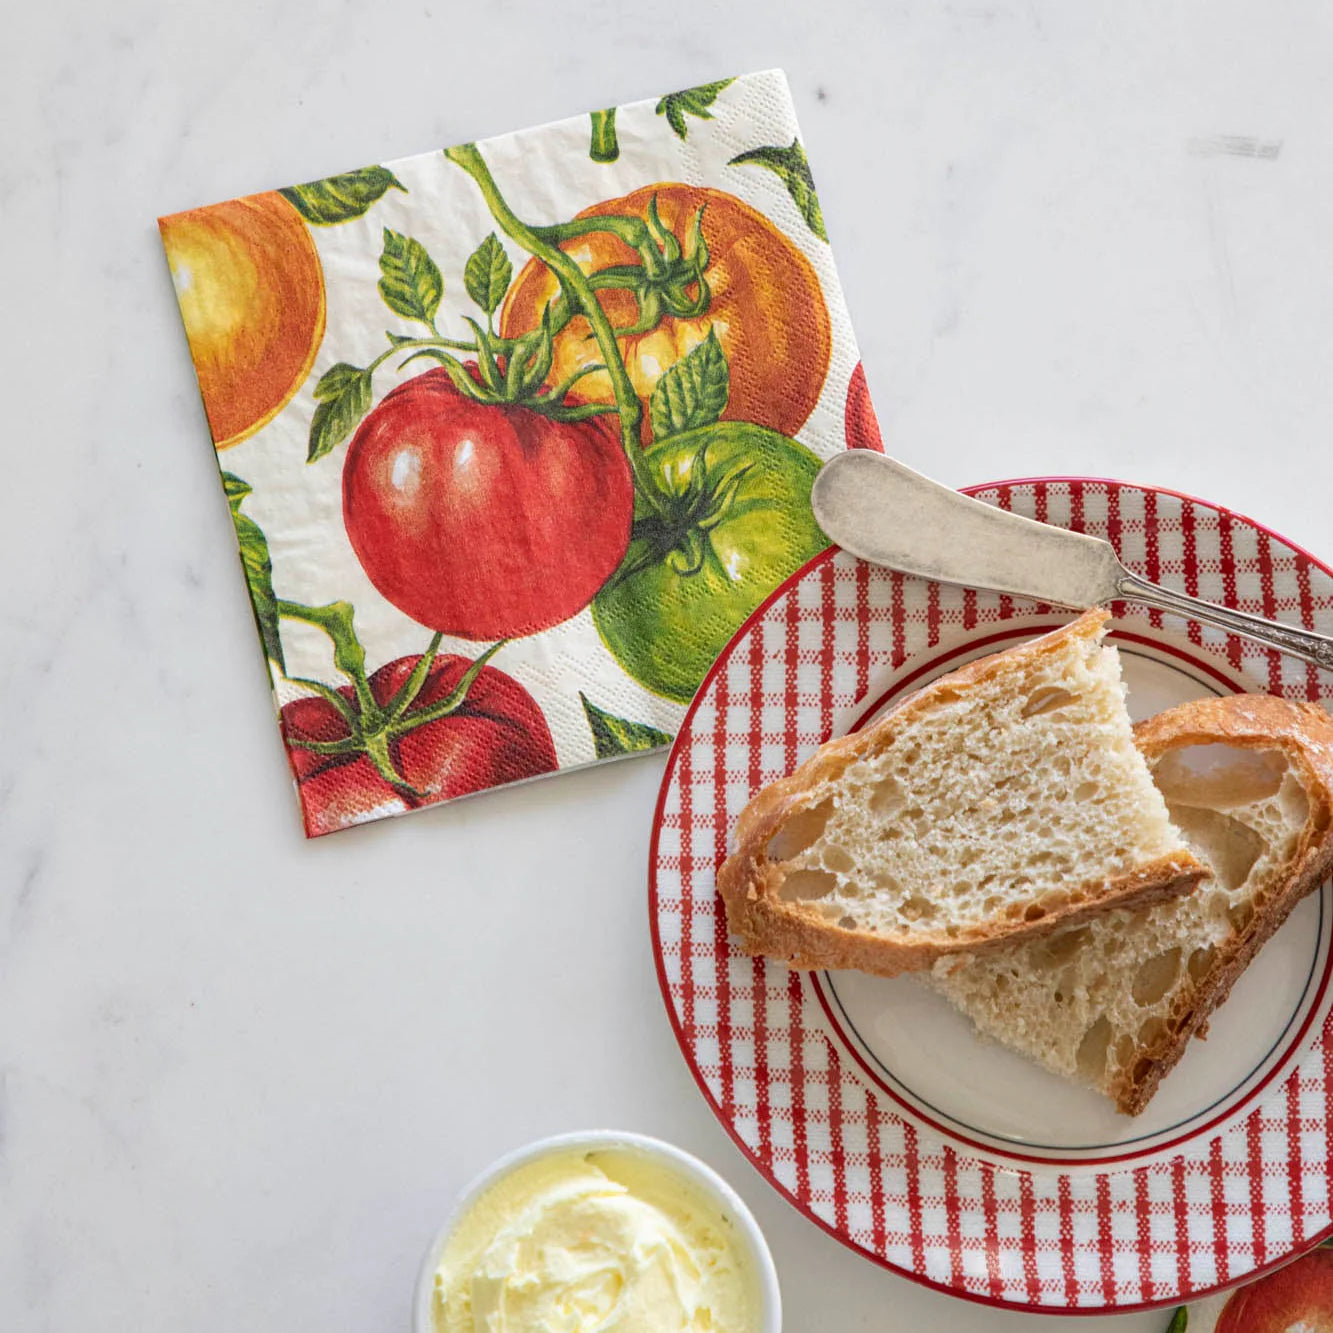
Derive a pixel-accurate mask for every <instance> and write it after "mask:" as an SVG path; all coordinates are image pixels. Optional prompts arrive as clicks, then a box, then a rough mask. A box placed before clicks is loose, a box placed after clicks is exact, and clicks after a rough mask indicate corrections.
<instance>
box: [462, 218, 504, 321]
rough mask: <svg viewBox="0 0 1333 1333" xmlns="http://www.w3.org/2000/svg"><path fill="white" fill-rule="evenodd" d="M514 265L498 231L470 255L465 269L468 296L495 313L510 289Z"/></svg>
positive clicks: (464, 282) (464, 277) (484, 308)
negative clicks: (501, 242)
mask: <svg viewBox="0 0 1333 1333" xmlns="http://www.w3.org/2000/svg"><path fill="white" fill-rule="evenodd" d="M513 276H514V266H513V265H512V264H511V263H510V262H509V256H508V255H507V254H505V248H504V246H503V245H501V244H500V239H499V237H498V236H496V234H495V233H494V232H491V234H490V235H489V236H488V237H487V238H486V239H485V240H484V241H482V243H481V244H480V245H479V246H477V248H476V249H475V250H474V251H473V252H472V253H471V254H470V255H469V256H468V261H467V265H466V267H465V268H464V269H463V285H464V286H465V287H466V288H467V294H468V295H469V296H470V297H471V298H472V299H473V300H474V301H475V302H476V303H477V304H478V305H479V306H480V307H481V308H482V309H483V310H484V311H485V312H486V313H487V314H488V315H491V314H494V313H495V311H496V310H497V309H498V308H499V305H500V302H501V301H503V300H504V299H505V293H506V292H507V291H508V290H509V280H510V278H512V277H513Z"/></svg>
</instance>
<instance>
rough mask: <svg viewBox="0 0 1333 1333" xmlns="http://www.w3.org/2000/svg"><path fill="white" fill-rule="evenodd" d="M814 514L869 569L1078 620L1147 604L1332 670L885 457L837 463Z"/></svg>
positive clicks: (1267, 631) (1104, 548)
mask: <svg viewBox="0 0 1333 1333" xmlns="http://www.w3.org/2000/svg"><path fill="white" fill-rule="evenodd" d="M810 504H811V507H812V508H813V509H814V513H815V521H816V522H817V523H818V524H819V526H820V527H821V528H822V529H823V530H824V532H825V534H826V535H827V536H828V537H829V539H830V540H832V541H834V542H836V543H837V544H838V545H839V546H841V547H842V548H843V550H844V551H849V552H850V553H851V554H852V555H856V556H860V557H861V559H862V560H868V561H870V562H871V563H872V564H876V565H886V566H888V568H890V569H896V570H900V571H901V572H902V573H904V574H915V575H917V576H918V577H920V578H924V579H934V580H935V581H936V582H939V583H954V584H961V585H962V586H963V587H966V588H989V589H990V590H992V591H994V592H1004V593H1011V594H1013V595H1014V596H1016V597H1030V598H1032V599H1033V600H1035V601H1038V602H1050V603H1052V604H1054V605H1056V606H1068V607H1073V608H1075V609H1078V610H1084V609H1086V608H1087V607H1089V606H1096V605H1098V604H1099V603H1103V602H1110V601H1114V600H1116V599H1126V600H1131V601H1136V602H1142V603H1143V604H1144V605H1145V606H1152V607H1157V608H1158V609H1159V610H1162V611H1169V612H1171V613H1172V614H1174V615H1179V616H1186V617H1188V618H1190V619H1193V620H1198V621H1202V622H1203V623H1204V624H1207V625H1216V626H1217V627H1218V628H1220V629H1224V630H1227V631H1229V632H1230V633H1233V634H1243V635H1245V636H1246V637H1247V638H1251V639H1255V640H1257V641H1258V642H1260V643H1265V644H1268V645H1269V646H1270V647H1273V648H1277V649H1278V650H1279V651H1281V652H1284V653H1290V654H1291V655H1292V656H1293V657H1300V658H1303V659H1304V660H1305V661H1307V662H1314V663H1316V664H1317V665H1318V666H1321V667H1323V668H1324V669H1325V670H1333V637H1330V636H1328V635H1326V634H1319V633H1316V632H1315V631H1314V630H1309V629H1305V628H1303V627H1298V626H1295V625H1285V624H1282V623H1281V622H1279V621H1275V620H1265V619H1264V618H1263V617H1261V616H1256V615H1251V614H1250V613H1249V612H1247V611H1238V610H1236V609H1235V608H1234V607H1229V606H1218V605H1216V604H1215V603H1213V602H1205V601H1202V600H1201V599H1200V598H1197V597H1190V596H1187V595H1186V594H1185V593H1183V592H1177V591H1176V590H1175V589H1173V588H1164V587H1162V586H1161V585H1159V584H1156V583H1152V582H1150V581H1149V580H1147V579H1145V578H1143V577H1141V576H1140V575H1138V574H1136V573H1134V571H1133V570H1130V569H1128V568H1126V567H1125V565H1124V564H1122V563H1121V561H1120V557H1119V556H1118V555H1117V554H1116V551H1115V548H1114V547H1113V546H1112V545H1111V543H1110V542H1107V541H1103V540H1102V539H1101V538H1100V537H1090V536H1088V535H1087V534H1085V533H1081V532H1069V531H1068V530H1066V529H1065V528H1057V527H1053V526H1052V525H1050V524H1048V523H1038V522H1036V521H1035V520H1034V519H1030V518H1024V517H1022V515H1020V514H1011V513H1008V512H1007V511H1006V510H1003V509H997V508H995V507H994V506H993V505H988V504H984V503H982V501H980V500H974V499H972V497H971V496H967V495H961V494H959V492H957V491H953V490H950V489H949V487H947V486H942V485H941V484H940V483H939V482H937V481H932V480H931V479H930V478H929V477H923V476H922V475H921V473H919V472H914V471H912V469H911V468H909V467H906V466H905V465H904V464H902V463H899V462H898V461H897V460H896V459H893V458H887V457H885V456H884V455H883V454H877V453H873V452H871V451H869V450H866V449H848V450H847V451H846V452H845V453H842V454H838V455H837V456H836V457H834V458H831V459H830V460H829V461H828V462H827V463H825V464H824V466H823V467H822V468H821V469H820V471H819V474H818V476H816V477H815V481H814V486H813V487H812V489H811V492H810Z"/></svg>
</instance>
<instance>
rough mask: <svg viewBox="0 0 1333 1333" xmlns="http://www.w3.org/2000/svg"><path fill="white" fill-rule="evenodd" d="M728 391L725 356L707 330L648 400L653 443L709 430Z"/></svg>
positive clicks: (728, 376)
mask: <svg viewBox="0 0 1333 1333" xmlns="http://www.w3.org/2000/svg"><path fill="white" fill-rule="evenodd" d="M730 388H731V371H730V369H729V368H728V366H727V356H726V353H725V352H724V351H723V350H722V344H721V343H720V342H718V340H717V333H716V331H715V330H714V329H711V328H710V329H709V330H708V337H707V338H705V339H704V340H703V342H701V343H700V344H699V345H698V346H697V347H696V348H694V350H693V351H691V352H690V354H689V355H688V356H685V357H682V358H681V359H680V360H679V361H677V362H676V364H675V365H674V366H671V367H670V368H669V369H668V370H667V372H666V374H665V375H663V376H662V378H661V379H660V380H658V381H657V385H656V387H655V388H654V389H653V396H652V397H651V398H650V399H649V400H648V419H649V421H650V422H651V423H652V427H653V439H655V440H664V439H666V438H667V437H668V436H669V435H679V434H681V433H682V432H683V431H687V430H694V429H695V428H696V427H698V426H711V425H712V424H713V422H715V421H716V420H717V419H718V418H719V417H720V416H721V415H722V412H723V410H724V409H725V408H726V406H727V394H728V392H729V391H730Z"/></svg>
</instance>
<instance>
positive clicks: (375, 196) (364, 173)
mask: <svg viewBox="0 0 1333 1333" xmlns="http://www.w3.org/2000/svg"><path fill="white" fill-rule="evenodd" d="M389 190H401V191H402V192H403V193H404V194H406V193H407V186H406V185H404V184H403V183H402V181H400V180H399V179H398V177H397V176H395V175H394V174H393V172H392V171H390V170H389V169H388V167H378V166H374V167H362V168H361V169H360V170H359V171H348V172H344V173H343V174H342V175H341V176H327V177H325V178H324V179H323V180H318V181H307V182H306V183H305V184H304V185H289V186H288V187H287V188H286V189H285V190H280V191H279V193H280V194H281V195H282V197H283V198H284V199H286V200H287V202H288V203H289V204H291V205H292V207H293V208H295V209H296V211H297V212H298V213H300V215H301V216H302V217H303V218H305V220H306V221H307V222H309V223H310V224H311V225H312V226H316V227H331V226H333V225H335V224H336V223H339V222H349V221H351V219H352V218H359V217H361V216H362V215H363V214H364V213H366V212H367V211H368V210H369V208H370V206H371V205H372V204H374V203H375V202H376V201H377V200H379V199H380V198H381V197H382V196H383V195H384V194H385V193H387V192H388V191H389Z"/></svg>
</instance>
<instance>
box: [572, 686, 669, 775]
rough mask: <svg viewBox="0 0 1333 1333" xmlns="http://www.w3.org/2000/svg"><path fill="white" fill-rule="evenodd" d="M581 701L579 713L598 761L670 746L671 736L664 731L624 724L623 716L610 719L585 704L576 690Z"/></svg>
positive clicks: (595, 707)
mask: <svg viewBox="0 0 1333 1333" xmlns="http://www.w3.org/2000/svg"><path fill="white" fill-rule="evenodd" d="M579 698H580V699H581V700H582V701H583V712H584V714H585V715H586V717H587V719H588V730H589V731H591V732H592V743H593V745H594V746H595V747H596V749H597V757H598V759H612V758H614V757H615V756H616V755H618V754H637V753H639V752H640V751H642V750H656V749H659V748H660V747H661V746H663V745H670V744H671V737H670V736H668V735H667V734H666V732H665V731H658V729H657V728H656V727H650V726H648V725H647V724H646V723H643V722H627V721H625V719H624V718H623V717H614V716H612V715H611V714H610V713H608V712H605V711H604V710H603V709H601V708H598V707H597V705H596V704H594V703H589V701H588V696H587V695H586V694H584V693H583V691H582V690H580V691H579Z"/></svg>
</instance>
